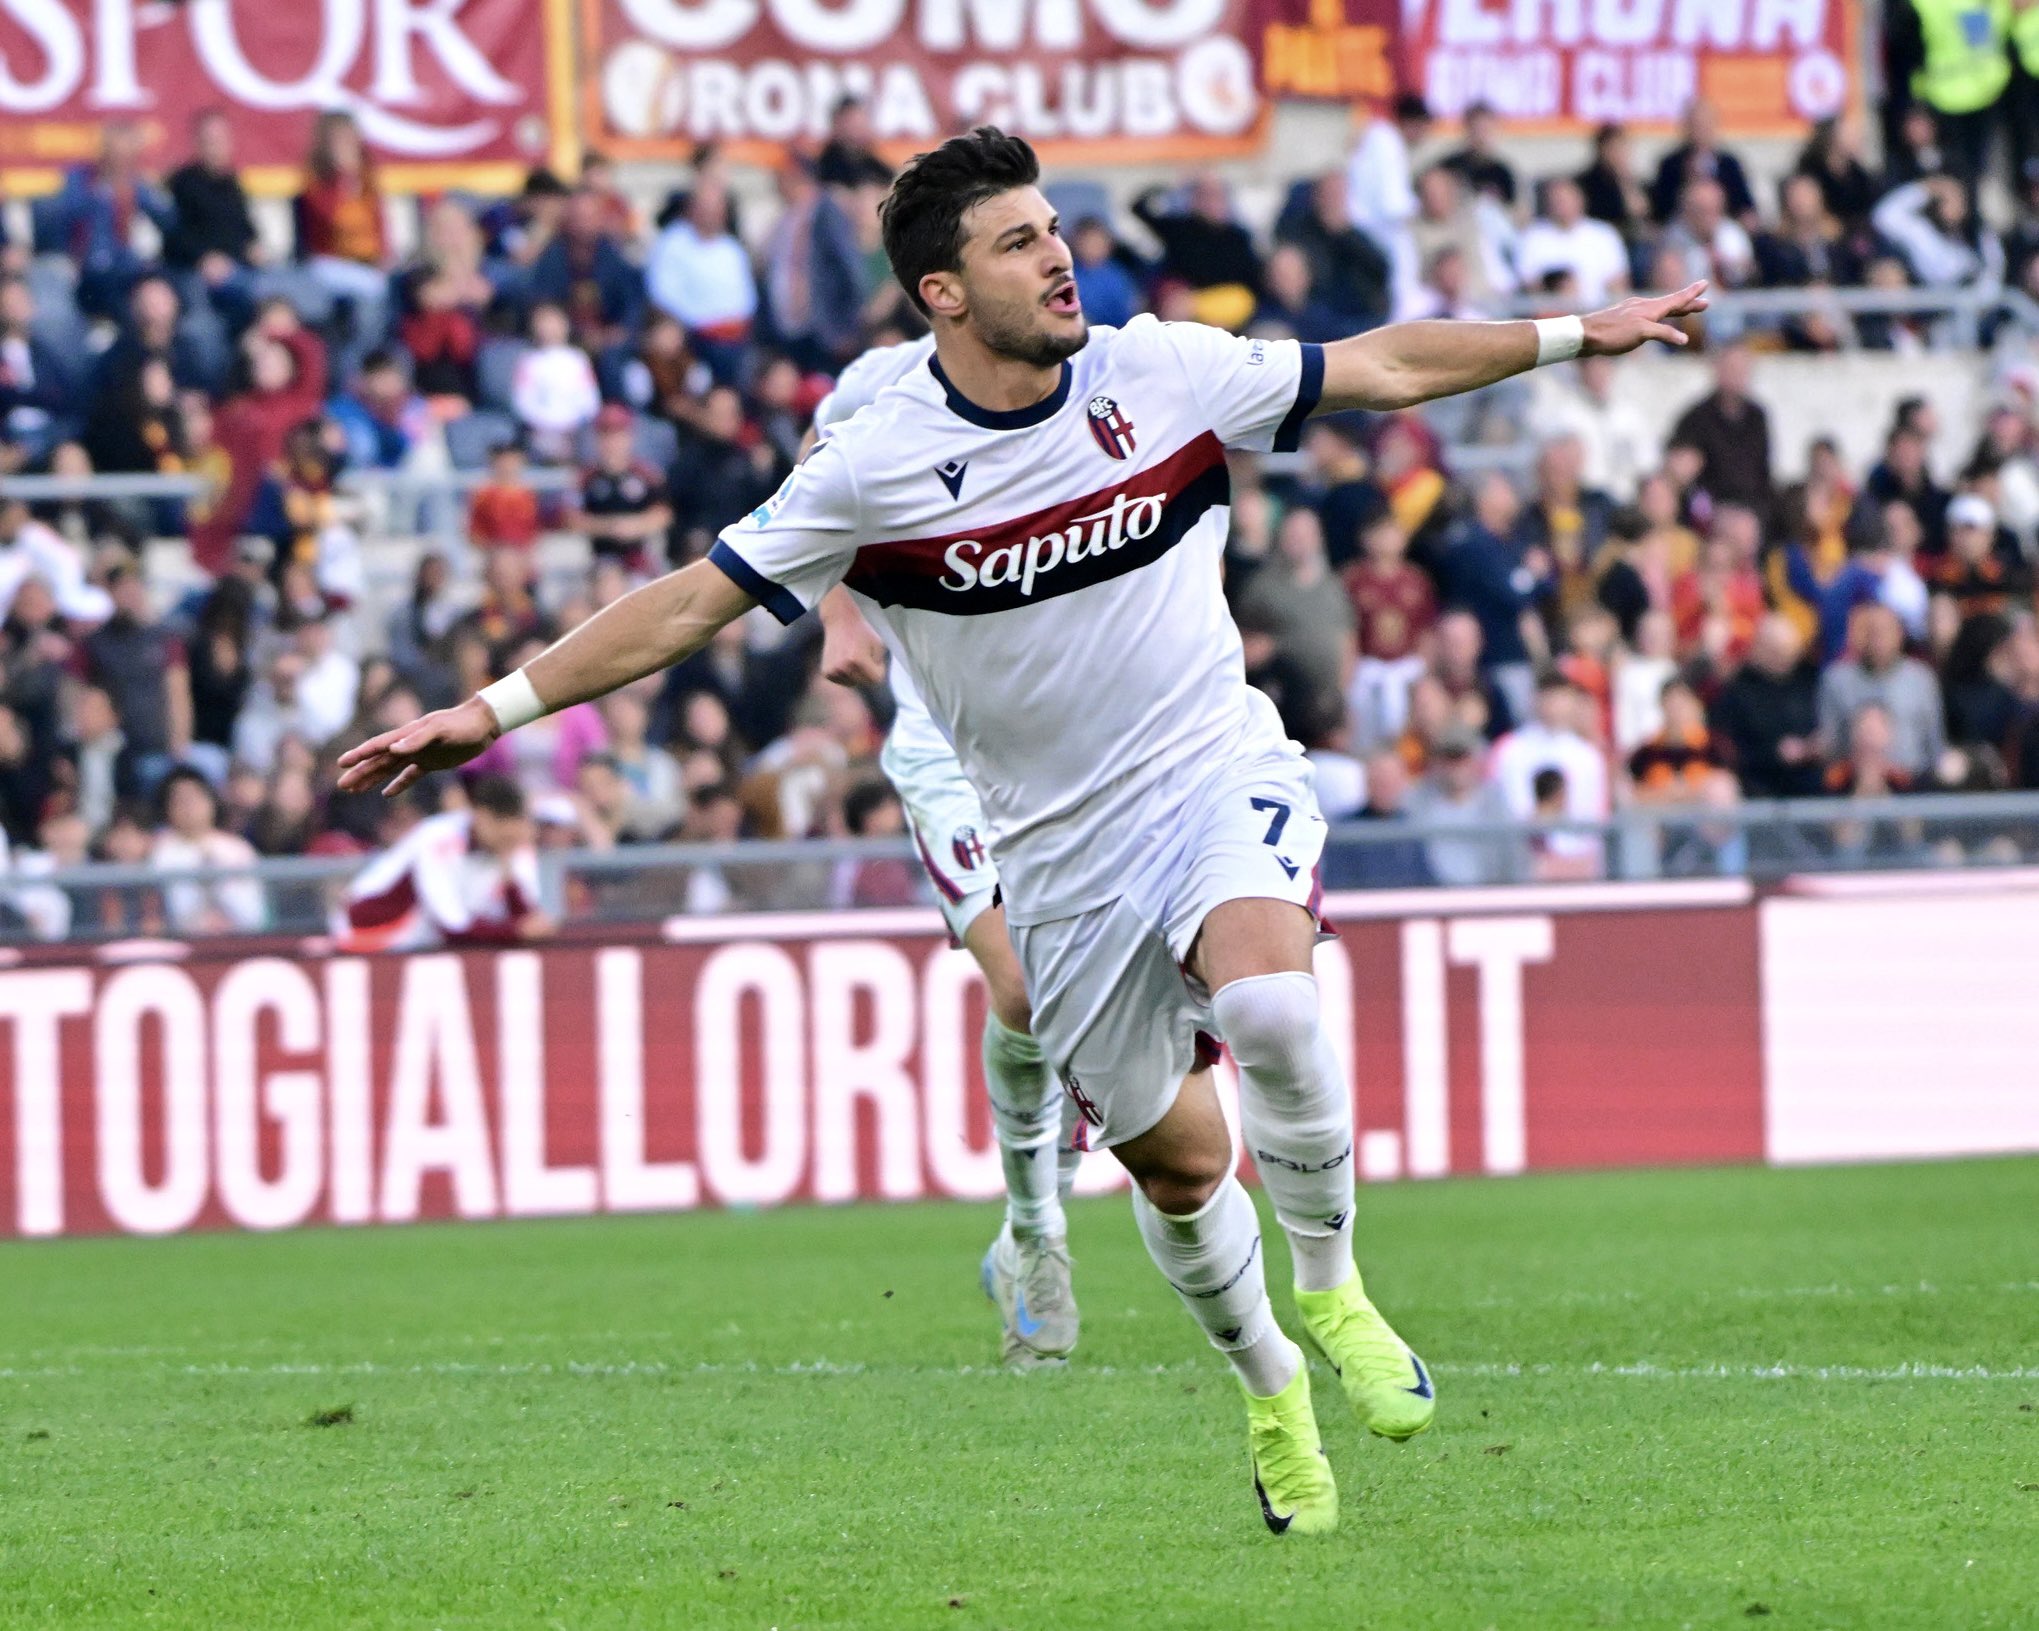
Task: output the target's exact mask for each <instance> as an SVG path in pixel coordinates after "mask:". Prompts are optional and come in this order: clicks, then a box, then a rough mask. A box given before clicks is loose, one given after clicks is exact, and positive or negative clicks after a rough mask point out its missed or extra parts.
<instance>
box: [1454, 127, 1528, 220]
mask: <svg viewBox="0 0 2039 1631" xmlns="http://www.w3.org/2000/svg"><path fill="white" fill-rule="evenodd" d="M1463 117H1464V120H1465V145H1464V146H1463V147H1460V148H1458V149H1456V150H1455V151H1454V152H1452V153H1451V154H1450V155H1448V156H1447V157H1446V159H1445V161H1444V162H1445V163H1446V164H1447V165H1449V166H1450V167H1451V168H1452V169H1453V170H1455V171H1457V172H1458V174H1459V175H1460V176H1461V177H1462V178H1463V179H1464V181H1465V184H1466V188H1467V190H1468V191H1470V192H1474V193H1484V194H1485V195H1486V196H1487V197H1489V198H1491V199H1493V200H1494V201H1495V202H1496V203H1497V204H1500V205H1501V206H1502V207H1503V208H1509V209H1512V208H1513V207H1514V204H1515V190H1516V189H1515V170H1514V167H1513V166H1512V165H1510V164H1509V162H1508V160H1507V159H1506V158H1505V157H1503V156H1502V152H1501V121H1500V119H1499V118H1498V117H1496V115H1495V113H1494V109H1493V106H1492V105H1491V104H1490V103H1486V102H1473V103H1470V104H1469V105H1468V106H1467V108H1466V110H1465V114H1464V115H1463Z"/></svg>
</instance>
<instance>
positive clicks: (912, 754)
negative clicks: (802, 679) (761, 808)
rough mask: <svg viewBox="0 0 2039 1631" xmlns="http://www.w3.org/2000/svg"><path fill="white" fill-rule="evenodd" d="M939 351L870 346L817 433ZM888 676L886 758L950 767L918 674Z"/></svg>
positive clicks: (912, 343) (821, 410)
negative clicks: (917, 680) (917, 686)
mask: <svg viewBox="0 0 2039 1631" xmlns="http://www.w3.org/2000/svg"><path fill="white" fill-rule="evenodd" d="M934 354H935V338H934V336H933V335H932V334H926V335H923V336H921V338H919V339H918V340H908V341H906V342H905V343H904V344H901V345H885V346H879V347H878V348H877V349H876V350H875V351H866V352H865V353H864V354H863V355H862V356H861V357H859V358H857V359H856V361H855V362H853V363H851V364H850V365H849V367H847V368H845V369H844V370H843V371H842V373H841V374H840V375H839V376H838V377H837V379H836V382H835V389H834V390H832V391H830V392H829V393H828V395H827V396H825V397H823V398H822V399H821V403H820V405H819V406H818V407H817V408H815V410H814V433H815V435H816V436H817V437H818V438H822V439H826V438H827V436H828V435H829V433H830V432H832V431H833V430H834V429H835V428H836V427H837V426H838V425H840V424H842V423H843V422H844V421H845V420H847V419H849V418H850V417H852V416H853V415H854V414H856V413H857V412H858V411H859V410H860V409H863V408H868V407H869V406H870V405H871V404H872V403H873V402H875V401H877V400H878V393H879V392H880V391H882V390H884V389H885V387H886V386H888V385H896V384H898V383H899V381H900V380H902V379H904V378H905V377H906V376H907V375H908V374H909V373H911V372H912V371H913V370H914V369H916V368H921V367H924V366H926V363H927V360H928V358H930V357H932V356H933V355H934ZM888 677H889V678H890V680H891V684H892V704H893V713H892V728H891V730H889V731H888V732H886V735H885V756H886V758H887V759H888V760H890V761H891V762H892V763H893V764H895V765H898V766H899V767H901V770H902V772H903V773H908V774H910V773H911V772H912V771H913V770H914V769H915V768H922V769H925V768H927V767H930V766H939V767H942V768H943V769H944V770H946V767H947V766H949V765H951V764H954V763H955V762H956V750H955V749H954V748H953V747H951V746H950V745H949V739H948V737H947V735H946V734H944V732H943V730H942V728H941V726H940V725H938V724H936V723H935V719H934V716H933V715H932V714H930V713H929V712H928V711H927V703H926V702H925V701H924V700H923V699H922V697H921V694H920V692H919V691H918V690H916V689H915V688H914V684H913V676H912V675H911V674H909V673H908V672H907V671H906V665H905V664H904V663H894V664H893V665H892V672H891V674H890V676H888ZM958 773H959V774H960V772H958Z"/></svg>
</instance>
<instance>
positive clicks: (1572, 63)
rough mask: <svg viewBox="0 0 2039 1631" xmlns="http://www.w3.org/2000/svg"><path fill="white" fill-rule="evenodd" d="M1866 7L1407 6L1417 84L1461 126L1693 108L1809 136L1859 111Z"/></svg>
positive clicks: (1664, 3)
mask: <svg viewBox="0 0 2039 1631" xmlns="http://www.w3.org/2000/svg"><path fill="white" fill-rule="evenodd" d="M1860 26H1861V13H1860V5H1859V0H1407V3H1406V4H1405V5H1404V7H1403V33H1404V37H1403V41H1402V49H1403V52H1404V56H1405V59H1406V63H1407V72H1408V77H1409V80H1410V82H1411V84H1412V86H1413V87H1414V88H1415V89H1417V90H1419V91H1421V92H1422V93H1423V95H1424V97H1425V98H1426V100H1428V102H1429V103H1430V107H1431V111H1432V112H1433V113H1435V114H1438V115H1439V116H1441V117H1443V118H1448V119H1455V118H1457V117H1458V115H1459V114H1460V113H1461V112H1463V111H1464V110H1465V108H1466V107H1468V106H1469V105H1470V104H1472V103H1475V102H1486V103H1488V104H1490V105H1491V106H1492V107H1493V108H1494V109H1495V111H1496V112H1497V113H1499V114H1500V115H1501V117H1502V118H1504V119H1506V120H1508V121H1510V123H1511V124H1514V125H1517V126H1518V127H1521V126H1528V127H1536V128H1542V129H1548V130H1586V129H1591V128H1592V127H1593V126H1595V125H1599V124H1604V123H1609V122H1613V123H1619V124H1630V125H1645V126H1648V125H1657V126H1664V125H1671V124H1675V123H1676V122H1677V121H1678V120H1679V119H1680V118H1681V117H1682V116H1683V114H1684V112H1685V109H1686V107H1687V105H1688V104H1690V103H1691V102H1692V101H1693V99H1694V98H1695V97H1704V98H1705V99H1706V100H1708V101H1709V102H1711V103H1713V105H1714V106H1715V108H1717V109H1718V110H1719V113H1720V118H1721V126H1722V128H1723V129H1724V130H1726V131H1728V132H1730V133H1732V134H1738V135H1788V136H1801V137H1802V136H1803V135H1804V134H1805V131H1806V127H1807V126H1808V125H1809V124H1810V123H1811V122H1812V121H1814V120H1816V119H1824V118H1827V117H1829V116H1830V115H1833V114H1837V113H1840V112H1842V111H1843V110H1844V109H1846V108H1849V107H1851V106H1856V105H1858V103H1859V96H1860V89H1861V88H1860V85H1859V83H1858V74H1857V66H1858V64H1859V62H1860V60H1861V59H1860V53H1859V49H1858V46H1857V38H1858V34H1857V31H1858V29H1859V28H1860Z"/></svg>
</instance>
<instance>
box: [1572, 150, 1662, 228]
mask: <svg viewBox="0 0 2039 1631" xmlns="http://www.w3.org/2000/svg"><path fill="white" fill-rule="evenodd" d="M1573 180H1574V181H1576V182H1577V183H1578V187H1579V192H1580V194H1581V195H1582V196H1583V198H1584V200H1585V204H1586V213H1587V214H1588V215H1590V216H1592V217H1593V219H1594V220H1596V221H1605V222H1606V223H1607V224H1608V225H1609V226H1611V227H1613V228H1614V230H1615V231H1616V232H1619V233H1620V234H1621V235H1622V237H1623V238H1631V237H1635V236H1637V235H1639V234H1640V233H1641V232H1642V231H1643V229H1644V228H1645V227H1646V226H1647V225H1648V224H1649V218H1650V200H1649V194H1648V193H1647V192H1645V191H1644V189H1643V184H1642V182H1641V181H1640V180H1638V179H1637V177H1636V173H1635V155H1634V150H1633V149H1632V148H1630V146H1629V141H1628V131H1627V129H1626V128H1625V127H1624V126H1622V125H1618V124H1605V125H1602V126H1600V128H1599V129H1597V130H1596V131H1594V132H1593V162H1592V163H1590V164H1588V165H1587V166H1586V168H1585V169H1583V170H1581V171H1580V172H1579V173H1578V175H1577V176H1575V177H1573Z"/></svg>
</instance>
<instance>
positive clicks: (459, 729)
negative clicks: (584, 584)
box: [340, 561, 757, 795]
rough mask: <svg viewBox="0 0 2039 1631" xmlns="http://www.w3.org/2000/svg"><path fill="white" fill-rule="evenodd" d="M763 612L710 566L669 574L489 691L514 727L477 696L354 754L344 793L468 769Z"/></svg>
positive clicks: (344, 765)
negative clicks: (525, 727)
mask: <svg viewBox="0 0 2039 1631" xmlns="http://www.w3.org/2000/svg"><path fill="white" fill-rule="evenodd" d="M756 604H757V602H756V601H754V600H752V599H751V597H750V596H749V595H747V594H745V593H744V592H743V591H742V590H741V589H739V588H738V587H737V586H736V584H735V583H734V582H732V581H731V580H730V578H729V576H728V574H727V573H725V572H724V571H723V570H722V569H721V568H720V567H718V566H716V565H714V564H713V563H711V562H709V561H696V562H695V563H694V564H693V565H692V566H684V567H681V568H680V570H679V571H677V572H669V573H667V574H666V575H665V576H664V577H662V578H658V579H656V580H654V581H653V582H651V583H647V584H645V585H644V586H643V587H642V588H639V589H633V590H632V591H631V592H630V593H629V594H627V595H625V596H623V597H622V599H620V600H617V601H613V602H611V603H610V604H609V605H607V606H605V607H604V608H603V609H602V610H601V611H599V612H597V613H596V614H595V615H594V616H593V617H591V618H589V619H588V620H587V622H585V623H583V624H582V625H581V626H580V627H579V628H577V629H575V630H574V631H573V632H572V633H571V634H569V635H567V636H566V637H565V638H564V639H561V640H559V641H557V642H556V643H554V644H553V645H551V646H548V647H547V648H546V649H545V650H544V651H542V652H540V653H539V654H538V655H537V656H536V657H534V658H532V659H531V661H530V662H529V663H527V664H526V665H525V666H524V667H523V668H520V669H518V670H517V672H516V673H515V674H512V675H510V676H509V678H507V679H503V680H498V681H497V682H496V685H494V686H491V687H489V690H490V691H491V692H494V691H495V690H496V689H497V687H498V686H500V687H503V688H504V689H505V693H506V697H507V701H506V702H505V703H504V706H506V707H507V709H508V718H507V719H505V718H503V717H499V716H498V713H497V708H496V706H495V705H494V704H493V702H492V699H491V698H490V697H489V696H486V695H483V694H482V693H480V692H477V693H476V694H475V695H473V696H471V697H469V698H468V699H467V700H466V701H465V702H462V703H459V704H457V705H456V706H454V707H451V708H441V709H440V710H438V712H436V713H429V714H427V715H425V717H424V718H423V719H420V720H417V721H415V722H414V723H412V724H409V725H404V726H400V727H399V728H397V729H396V730H393V731H384V732H383V733H382V735H380V736H376V737H371V738H370V739H369V740H368V741H366V742H363V743H362V744H361V745H360V746H359V747H357V748H350V749H348V751H347V752H345V753H343V754H341V755H340V786H341V787H343V788H344V789H346V790H347V791H348V792H350V793H358V792H362V791H364V790H365V789H367V788H371V787H374V786H377V785H378V784H380V785H381V787H382V790H383V791H384V792H385V793H387V794H391V795H394V794H397V793H401V792H402V791H403V790H404V789H405V788H406V787H409V786H410V785H411V784H412V783H413V782H415V781H416V780H417V779H418V778H419V777H420V776H426V775H430V774H431V773H432V772H433V771H435V770H451V769H453V768H454V767H455V766H457V765H464V764H466V763H467V761H468V760H470V759H472V758H473V757H474V756H475V755H476V754H478V753H480V752H481V751H482V750H483V749H484V748H486V747H487V746H488V745H489V744H490V743H491V742H493V741H494V740H495V739H496V738H497V737H498V736H501V735H502V734H503V731H504V729H505V728H506V726H507V728H511V729H514V728H515V727H516V726H517V725H519V724H522V723H523V722H524V721H525V720H526V719H535V718H537V717H539V716H540V715H542V714H549V713H556V712H557V711H558V710H559V709H561V708H570V707H572V706H573V705H574V704H575V703H576V702H587V701H590V700H592V699H593V698H595V697H599V696H604V695H606V694H607V693H608V692H610V691H614V690H616V689H617V688H618V687H620V686H625V685H628V684H629V683H630V682H631V681H632V680H636V679H642V678H643V677H644V676H645V675H646V674H656V673H657V672H658V671H659V670H660V669H661V668H666V667H669V666H670V665H671V664H673V663H676V662H678V661H679V660H680V659H681V658H682V657H690V656H692V655H693V654H694V653H695V652H697V651H699V650H700V649H701V648H702V647H703V646H705V645H706V644H707V643H708V642H709V640H710V639H711V638H712V637H713V636H714V634H715V631H716V630H717V629H719V628H721V627H722V626H723V625H724V624H725V623H729V622H733V621H734V620H735V619H737V618H739V617H741V616H742V615H743V614H744V613H745V612H747V611H749V610H750V609H751V607H753V606H754V605H756Z"/></svg>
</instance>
